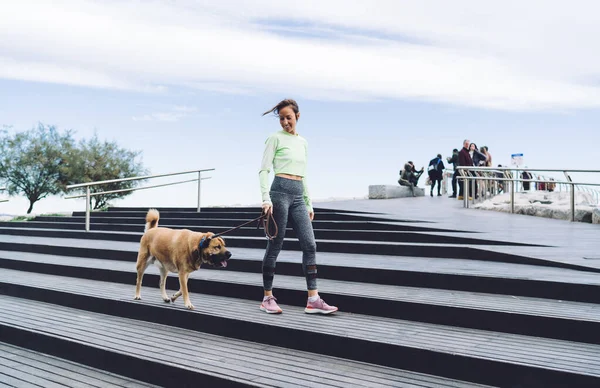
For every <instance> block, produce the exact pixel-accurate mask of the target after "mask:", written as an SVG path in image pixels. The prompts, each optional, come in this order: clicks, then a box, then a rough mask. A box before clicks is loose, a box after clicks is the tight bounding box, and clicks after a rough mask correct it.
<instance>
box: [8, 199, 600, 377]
mask: <svg viewBox="0 0 600 388" xmlns="http://www.w3.org/2000/svg"><path fill="white" fill-rule="evenodd" d="M411 200H412V199H406V200H405V201H411ZM417 200H418V201H420V202H417V201H412V205H413V206H412V207H411V208H410V209H409V208H402V207H401V206H399V207H398V208H393V207H394V206H396V205H399V204H402V203H403V202H401V201H403V200H398V201H395V200H390V201H355V202H349V203H343V202H337V203H331V204H322V206H323V207H328V208H330V210H322V211H321V213H319V212H317V216H318V217H319V214H320V215H321V219H320V220H319V221H317V222H315V234H316V237H317V247H318V250H319V253H318V259H317V260H318V263H319V277H320V279H319V290H320V294H321V295H322V296H323V297H324V298H325V299H326V300H327V302H328V303H330V304H335V305H338V306H339V307H340V312H339V313H337V314H335V315H333V316H327V317H323V316H312V315H307V314H304V312H303V305H304V303H305V300H306V299H305V298H306V291H305V280H304V278H303V275H302V272H301V268H300V264H299V260H300V255H301V254H300V252H299V251H298V247H297V241H296V240H295V238H294V234H293V233H289V234H288V239H287V240H286V242H285V244H284V251H282V253H281V255H280V257H279V259H278V263H277V270H276V273H277V274H276V277H275V294H276V296H277V297H278V299H279V300H278V301H279V303H280V306H281V307H282V308H283V309H284V313H283V314H282V315H278V316H271V315H267V314H264V313H262V312H261V311H260V310H259V309H258V305H259V302H260V298H261V294H262V287H261V283H262V277H261V274H260V272H261V261H262V255H263V253H264V245H265V244H266V241H265V239H264V237H261V235H260V231H257V230H256V229H254V228H246V229H244V230H241V231H239V233H238V234H234V235H232V236H228V237H227V238H226V239H227V242H228V244H229V245H230V247H231V248H230V249H231V251H232V253H233V257H232V260H231V262H230V265H229V266H228V268H227V269H226V270H211V269H204V268H203V269H201V270H199V271H198V272H196V273H194V274H192V276H191V277H190V282H189V286H190V291H191V299H192V302H193V303H194V305H195V306H196V309H195V310H194V311H189V310H186V309H185V308H183V304H182V302H181V301H180V300H179V301H177V303H175V304H170V303H169V304H167V303H164V302H163V301H162V299H161V298H160V296H159V291H158V289H157V283H158V271H157V270H155V269H149V270H148V271H147V274H146V276H145V278H144V287H143V290H142V297H143V299H142V301H134V300H133V291H134V283H135V268H134V266H135V264H134V263H135V256H136V252H137V248H138V243H137V242H136V241H137V240H139V237H140V235H141V228H143V216H144V212H145V210H144V209H135V208H130V209H122V211H119V209H111V210H110V211H108V212H106V213H102V214H94V215H93V217H92V230H93V232H92V233H84V232H82V231H81V230H78V228H79V227H81V226H82V225H81V219H80V218H77V217H80V215H75V217H73V218H67V219H60V218H58V217H57V218H43V219H39V220H37V221H36V223H33V224H26V223H18V224H10V223H3V224H0V268H1V270H0V312H2V314H0V346H3V348H0V349H5V348H6V349H9V348H10V349H21V350H22V351H23V352H30V353H31V354H33V355H35V357H38V358H44V357H46V358H49V359H52V360H54V361H55V362H64V363H67V364H68V365H76V364H74V363H77V364H78V365H79V367H80V368H84V369H85V368H87V369H89V370H94V371H96V373H99V375H96V376H97V377H98V378H100V376H101V375H103V374H106V375H107V376H112V377H113V378H116V379H119V378H121V377H118V376H123V377H122V379H123V381H128V382H130V383H131V386H147V385H144V384H155V385H157V386H176V387H184V386H199V385H204V386H211V387H212V386H301V387H307V386H311V387H312V386H314V387H329V386H331V387H349V386H369V387H379V386H381V387H386V386H387V387H404V386H407V387H413V386H414V387H470V386H476V385H477V384H483V385H488V386H499V387H505V386H506V387H513V386H514V387H516V386H520V387H551V386H577V387H580V386H590V387H592V386H598V385H600V361H599V360H600V330H599V329H600V292H598V291H599V290H600V288H599V287H600V263H599V262H598V261H594V260H590V259H589V258H588V259H586V258H584V257H592V258H593V257H595V256H597V254H594V252H593V250H594V249H595V247H598V245H597V242H592V241H591V238H590V236H592V235H593V234H594V232H598V231H599V230H597V229H592V228H593V227H595V226H592V225H586V226H581V225H575V224H570V223H567V222H563V223H561V224H558V223H560V221H556V220H537V219H533V218H532V217H525V216H511V215H505V214H495V213H491V212H481V211H475V210H464V209H460V208H459V207H458V206H457V203H456V202H448V201H449V200H447V202H446V203H445V204H444V203H443V202H441V201H444V200H446V199H444V198H433V199H430V198H419V199H417ZM436 200H437V201H440V202H435V201H436ZM426 201H429V202H426ZM404 203H406V202H404ZM419 203H420V204H423V206H421V207H420V209H417V208H418V207H419V206H414V205H415V204H417V205H418V204H419ZM326 205H327V206H326ZM425 205H427V206H425ZM353 208H354V209H355V210H359V211H363V212H364V213H357V212H353V211H352V210H353ZM442 208H443V209H445V210H444V212H442V211H441V209H442ZM254 216H255V214H254V212H253V209H235V208H232V209H219V210H218V211H217V210H211V211H207V212H204V213H202V214H201V215H198V214H197V213H195V212H194V211H191V210H189V209H171V210H169V209H162V211H161V224H162V225H172V226H174V227H186V228H190V229H195V230H207V229H210V230H214V231H219V230H220V228H221V229H224V228H227V227H230V226H232V225H235V223H236V222H242V221H243V220H245V219H251V218H254ZM546 222H548V224H546ZM543 225H546V227H542V226H543ZM511 227H512V229H511V230H510V231H509V230H507V228H511ZM471 229H472V230H471ZM536 233H537V234H538V235H539V236H538V237H536ZM552 233H556V234H557V235H560V237H557V238H552V237H551V236H550V235H549V234H552ZM579 235H581V239H582V243H583V244H588V245H589V246H588V247H586V248H580V249H579V250H577V251H572V252H570V253H569V254H568V255H567V254H566V253H565V252H569V249H570V247H573V246H576V245H577V243H576V242H575V241H571V240H570V239H576V238H577V236H579ZM261 247H262V248H261ZM596 252H597V251H596ZM167 288H169V289H170V290H171V291H170V292H174V290H176V289H177V288H178V283H177V278H176V277H175V276H170V277H169V279H168V281H167ZM16 346H19V347H20V348H16ZM5 359H6V357H2V356H0V376H4V375H5V376H9V375H8V374H6V373H5V372H6V371H7V368H10V366H11V365H19V366H20V368H19V369H18V370H16V371H15V372H13V375H10V379H15V378H16V379H17V380H18V379H19V376H21V377H22V378H23V377H24V376H27V378H29V379H32V380H31V381H29V380H23V379H21V380H18V381H29V382H30V383H32V384H38V385H40V384H39V383H41V382H43V381H48V385H47V386H52V384H61V381H62V382H65V381H67V380H68V374H67V375H64V376H63V374H64V373H68V372H63V369H60V368H58V369H57V371H58V372H57V373H55V374H54V375H52V374H48V375H45V374H44V373H45V372H43V371H40V370H41V369H39V368H38V367H36V366H32V365H30V364H29V361H27V360H16V359H12V360H10V362H12V364H10V363H9V361H4V360H5ZM73 368H75V367H73ZM66 369H68V368H66ZM15 373H16V374H17V375H18V374H19V373H21V375H18V376H17V375H15ZM40 379H41V380H40ZM43 379H46V380H43ZM128 379H131V380H128ZM17 380H7V381H4V380H0V387H1V386H2V384H4V385H5V386H18V385H14V381H17ZM10 381H12V382H13V383H11V382H10ZM90 381H92V380H90ZM74 384H75V385H72V386H78V385H76V383H74ZM118 384H121V383H120V382H117V380H115V383H114V386H119V385H118ZM123 384H125V385H122V386H129V385H126V384H127V383H123ZM135 384H139V385H135ZM109 385H110V384H109ZM109 385H107V386H109ZM42 386H46V385H43V384H42ZM67 386H68V385H67ZM90 386H93V385H92V384H91V383H90Z"/></svg>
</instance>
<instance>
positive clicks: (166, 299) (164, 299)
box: [162, 296, 171, 303]
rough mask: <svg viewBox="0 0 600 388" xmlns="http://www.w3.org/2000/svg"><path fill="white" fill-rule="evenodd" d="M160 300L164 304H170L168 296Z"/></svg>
mask: <svg viewBox="0 0 600 388" xmlns="http://www.w3.org/2000/svg"><path fill="white" fill-rule="evenodd" d="M162 300H163V301H164V302H165V303H171V298H169V297H168V296H167V297H163V298H162Z"/></svg>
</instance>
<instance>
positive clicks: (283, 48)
mask: <svg viewBox="0 0 600 388" xmlns="http://www.w3.org/2000/svg"><path fill="white" fill-rule="evenodd" d="M0 15H3V16H0V77H3V78H9V79H22V80H29V81H40V82H55V83H64V84H73V85H81V86H89V87H100V88H114V89H134V90H142V91H149V92H156V91H158V92H160V91H161V90H164V88H174V87H191V88H198V89H203V90H209V91H215V92H219V93H232V94H256V93H260V92H264V91H269V92H280V93H283V92H285V94H289V93H290V92H293V93H294V95H297V96H303V97H306V98H315V99H335V100H370V99H382V98H383V99H387V98H391V99H411V100H425V101H435V102H442V103H449V104H457V105H467V106H477V107H483V108H492V109H511V110H529V109H578V108H597V107H599V106H600V87H599V86H598V84H597V82H596V83H594V82H592V80H597V79H598V77H599V76H600V74H599V73H600V71H599V70H598V69H600V53H599V52H598V50H596V49H595V47H596V46H597V44H596V37H597V36H599V35H600V16H598V15H600V5H599V4H598V3H597V2H593V1H572V2H570V3H569V4H568V6H567V5H565V3H564V2H563V1H550V0H547V1H540V0H535V1H534V0H531V1H528V2H517V1H504V2H497V3H491V2H481V1H475V0H455V1H452V2H443V1H434V0H428V1H414V2H408V1H403V2H400V1H394V0H381V1H358V0H348V1H339V0H330V1H327V2H322V1H314V0H307V1H303V2H296V3H293V2H292V3H290V2H281V1H277V0H256V1H253V2H239V1H231V0H219V1H212V2H206V1H205V2H202V3H196V2H192V1H185V0H179V1H171V2H159V1H148V2H143V3H142V2H137V1H135V2H134V1H118V2H117V1H102V2H100V1H91V0H81V1H75V0H62V1H58V2H52V4H50V3H49V2H48V3H47V2H37V1H33V0H21V1H19V2H2V3H0ZM587 80H590V81H589V83H587V82H586V81H587ZM179 113H181V112H179ZM177 114H178V112H177V111H171V112H160V113H155V114H149V115H142V116H139V117H137V119H154V120H166V121H173V120H177V119H179V118H180V117H178V116H177Z"/></svg>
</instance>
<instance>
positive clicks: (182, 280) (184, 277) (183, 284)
mask: <svg viewBox="0 0 600 388" xmlns="http://www.w3.org/2000/svg"><path fill="white" fill-rule="evenodd" d="M189 276H190V274H189V273H182V272H179V288H180V290H181V294H182V295H183V303H184V304H185V307H186V308H188V309H190V310H193V309H194V305H193V304H192V302H190V295H189V293H188V287H187V281H188V277H189Z"/></svg>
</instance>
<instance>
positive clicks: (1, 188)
mask: <svg viewBox="0 0 600 388" xmlns="http://www.w3.org/2000/svg"><path fill="white" fill-rule="evenodd" d="M5 190H6V187H0V191H5ZM8 201H9V200H8V199H0V203H2V202H8Z"/></svg>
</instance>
